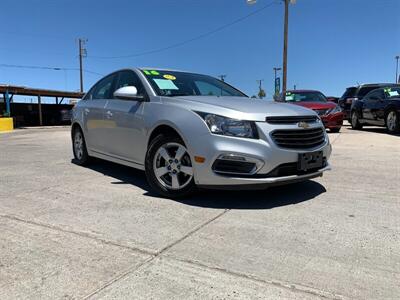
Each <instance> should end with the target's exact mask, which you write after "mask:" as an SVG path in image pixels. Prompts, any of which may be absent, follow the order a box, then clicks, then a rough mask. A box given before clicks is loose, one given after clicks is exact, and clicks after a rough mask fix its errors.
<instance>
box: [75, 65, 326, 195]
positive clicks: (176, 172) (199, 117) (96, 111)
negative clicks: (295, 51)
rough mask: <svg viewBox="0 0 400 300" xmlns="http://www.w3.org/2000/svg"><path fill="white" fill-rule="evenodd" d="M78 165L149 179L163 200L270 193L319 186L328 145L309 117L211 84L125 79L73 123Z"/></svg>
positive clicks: (137, 76) (188, 79)
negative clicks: (99, 163) (209, 191)
mask: <svg viewBox="0 0 400 300" xmlns="http://www.w3.org/2000/svg"><path fill="white" fill-rule="evenodd" d="M71 134H72V144H73V153H74V157H75V161H76V163H77V164H80V165H85V164H87V163H88V162H89V161H90V158H92V157H97V158H101V159H105V160H109V161H112V162H116V163H119V164H123V165H127V166H131V167H134V168H138V169H141V170H145V173H146V177H147V180H148V183H149V185H150V186H151V188H152V189H154V190H155V191H156V192H157V193H159V194H161V195H163V196H165V197H171V198H173V197H182V196H185V195H188V194H190V193H192V192H194V191H195V190H196V187H200V188H213V189H249V188H250V189H263V188H266V187H269V186H272V185H278V184H288V183H293V182H297V181H303V180H307V179H310V178H315V177H318V176H322V174H323V172H324V171H326V170H329V169H330V166H329V164H328V159H329V156H330V154H331V145H330V143H329V139H328V137H327V134H326V132H325V129H324V126H323V123H322V122H321V119H320V118H319V117H318V115H317V114H316V113H315V112H313V111H312V110H309V109H307V108H303V107H300V106H295V105H291V104H285V103H276V102H272V101H266V100H259V99H251V98H249V97H247V96H246V95H245V94H244V93H242V92H241V91H239V90H237V89H236V88H234V87H232V86H230V85H228V84H226V83H225V82H222V81H220V80H218V79H215V78H213V77H210V76H206V75H200V74H194V73H189V72H181V71H172V70H161V69H152V68H143V69H124V70H120V71H117V72H114V73H112V74H110V75H108V76H106V77H104V78H103V79H101V80H100V81H99V82H97V83H96V84H95V85H94V86H93V87H92V88H91V89H90V90H89V92H88V93H87V94H86V95H85V96H84V98H83V99H82V100H81V101H79V102H78V104H77V105H76V106H75V108H74V110H73V117H72V128H71Z"/></svg>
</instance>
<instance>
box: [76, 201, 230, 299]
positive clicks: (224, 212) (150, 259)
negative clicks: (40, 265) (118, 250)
mask: <svg viewBox="0 0 400 300" xmlns="http://www.w3.org/2000/svg"><path fill="white" fill-rule="evenodd" d="M229 210H230V209H225V210H224V211H223V212H221V213H219V214H217V215H216V216H214V217H212V218H211V219H209V220H207V221H206V222H204V223H202V224H200V225H199V226H197V227H195V228H194V229H193V230H191V231H189V232H188V233H186V234H185V235H184V236H182V237H181V238H179V239H177V240H176V241H174V242H173V243H171V244H169V245H167V246H166V247H164V248H163V249H161V250H160V251H158V252H157V253H156V254H154V255H153V256H152V257H150V258H148V259H147V260H145V261H143V262H142V263H141V264H140V265H139V266H135V267H133V268H130V269H128V270H126V271H125V272H122V273H120V274H118V275H117V276H115V277H114V278H112V279H111V280H110V281H108V282H107V283H106V284H104V285H102V286H101V287H99V288H97V289H96V290H94V291H93V292H91V293H90V294H88V295H86V296H84V297H83V298H82V299H89V298H92V297H93V296H95V295H96V294H98V293H100V292H101V291H103V290H105V289H106V288H107V287H109V286H111V285H112V284H113V283H115V282H117V281H119V280H121V279H123V278H125V277H126V276H128V275H129V274H131V273H134V272H136V271H138V270H139V269H141V268H145V267H147V266H148V265H149V264H150V263H151V262H152V261H153V260H155V259H156V258H157V257H160V256H161V255H162V254H163V253H164V252H165V251H167V250H168V249H170V248H172V247H173V246H175V245H177V244H179V243H180V242H182V241H183V240H185V239H187V238H188V237H190V236H192V235H193V234H194V233H196V232H197V231H199V230H200V229H202V228H204V227H205V226H207V225H208V224H210V223H212V222H214V221H215V220H217V219H218V218H220V217H222V216H223V215H224V214H226V213H227V212H228V211H229Z"/></svg>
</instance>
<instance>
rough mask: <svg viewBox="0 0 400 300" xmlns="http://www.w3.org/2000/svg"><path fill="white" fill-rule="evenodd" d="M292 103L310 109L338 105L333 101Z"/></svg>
mask: <svg viewBox="0 0 400 300" xmlns="http://www.w3.org/2000/svg"><path fill="white" fill-rule="evenodd" d="M291 104H295V105H299V106H302V107H307V108H309V109H330V108H334V107H336V104H335V103H332V102H293V103H291Z"/></svg>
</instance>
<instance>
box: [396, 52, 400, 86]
mask: <svg viewBox="0 0 400 300" xmlns="http://www.w3.org/2000/svg"><path fill="white" fill-rule="evenodd" d="M395 58H396V81H395V83H400V80H399V58H400V56H398V55H397V56H396V57H395Z"/></svg>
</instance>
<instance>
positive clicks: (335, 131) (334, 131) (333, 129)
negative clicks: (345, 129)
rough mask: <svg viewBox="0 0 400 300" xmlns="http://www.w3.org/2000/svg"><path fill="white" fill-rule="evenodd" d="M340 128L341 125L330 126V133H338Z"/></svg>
mask: <svg viewBox="0 0 400 300" xmlns="http://www.w3.org/2000/svg"><path fill="white" fill-rule="evenodd" d="M340 129H342V127H337V128H331V129H330V130H331V132H332V133H338V132H339V131H340Z"/></svg>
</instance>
